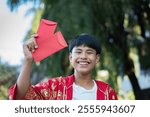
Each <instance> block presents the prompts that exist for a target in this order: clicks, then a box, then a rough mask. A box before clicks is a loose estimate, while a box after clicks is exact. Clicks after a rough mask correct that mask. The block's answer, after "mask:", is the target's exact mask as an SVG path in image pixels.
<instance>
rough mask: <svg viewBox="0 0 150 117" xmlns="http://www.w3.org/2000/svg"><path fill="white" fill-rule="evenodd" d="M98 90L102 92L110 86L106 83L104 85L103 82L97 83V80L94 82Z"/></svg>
mask: <svg viewBox="0 0 150 117" xmlns="http://www.w3.org/2000/svg"><path fill="white" fill-rule="evenodd" d="M95 82H96V84H97V86H98V88H100V89H102V90H106V88H109V87H110V85H109V84H108V83H105V82H103V81H99V80H95Z"/></svg>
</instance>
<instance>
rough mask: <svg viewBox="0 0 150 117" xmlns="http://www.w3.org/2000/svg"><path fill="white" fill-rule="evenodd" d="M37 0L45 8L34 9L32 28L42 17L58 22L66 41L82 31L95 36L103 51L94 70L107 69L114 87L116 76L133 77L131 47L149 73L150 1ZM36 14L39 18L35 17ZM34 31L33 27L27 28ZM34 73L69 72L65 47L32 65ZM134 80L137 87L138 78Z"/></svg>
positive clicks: (13, 2)
mask: <svg viewBox="0 0 150 117" xmlns="http://www.w3.org/2000/svg"><path fill="white" fill-rule="evenodd" d="M29 1H30V2H31V1H32V2H34V3H35V0H11V1H9V2H8V3H9V5H10V6H11V9H13V8H16V6H18V5H19V4H21V3H27V2H29ZM37 1H38V2H37ZM37 1H36V3H38V4H44V8H43V9H42V10H39V9H37V10H36V14H35V19H34V21H33V27H34V26H35V25H37V24H38V22H39V21H40V19H41V18H45V19H49V20H53V21H56V22H58V29H57V30H61V31H62V33H63V35H64V36H65V39H66V40H67V41H68V42H69V41H70V40H71V39H72V38H73V37H74V36H76V35H78V34H80V33H82V32H86V33H90V34H92V35H95V36H96V37H97V38H99V39H100V40H101V43H102V54H101V55H100V56H101V57H100V58H101V60H100V65H99V66H98V67H96V70H97V71H98V70H99V69H107V70H108V71H109V72H110V77H111V78H113V80H110V82H111V84H112V86H113V87H117V85H116V82H117V79H116V78H117V76H118V75H122V76H123V75H124V74H127V75H129V78H130V76H132V75H130V73H131V72H134V63H133V60H132V58H131V57H130V53H131V52H133V51H132V48H134V49H136V50H137V53H136V54H137V55H138V56H139V60H140V65H141V69H142V70H144V71H147V72H146V73H149V69H150V62H149V60H148V59H149V58H150V54H149V51H150V46H149V45H150V0H41V1H40V0H37ZM39 6H40V5H39ZM39 12H41V13H42V14H41V13H39ZM39 14H40V17H38V18H37V16H39ZM33 32H35V29H32V30H31V31H30V33H33ZM33 72H35V73H36V74H37V75H36V76H40V75H41V74H40V72H41V73H42V75H41V77H43V74H45V75H47V76H56V75H57V76H59V75H68V74H70V73H71V72H72V68H71V67H70V65H69V62H68V50H67V49H64V50H63V51H61V52H58V53H56V54H55V55H53V56H51V57H49V58H47V59H46V60H44V61H42V62H41V63H40V67H38V68H37V67H34V71H33ZM39 74H40V75H39ZM133 76H135V75H133ZM134 78H136V77H134ZM132 79H133V77H132ZM135 82H136V83H135ZM134 83H135V84H136V85H137V86H138V83H137V80H135V81H134ZM136 91H137V90H136Z"/></svg>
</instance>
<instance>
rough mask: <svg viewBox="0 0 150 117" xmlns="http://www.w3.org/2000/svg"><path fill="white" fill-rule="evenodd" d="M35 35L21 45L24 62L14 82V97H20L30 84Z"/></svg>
mask: <svg viewBox="0 0 150 117" xmlns="http://www.w3.org/2000/svg"><path fill="white" fill-rule="evenodd" d="M36 37H37V35H33V37H32V38H31V39H29V40H28V41H27V42H26V43H25V44H24V45H23V52H24V63H23V66H22V69H21V72H20V74H19V77H18V80H17V83H16V84H17V89H16V99H22V98H23V97H24V96H25V94H26V92H27V90H28V88H29V86H30V85H31V78H30V75H31V71H32V61H33V57H32V52H34V51H35V49H36V48H37V44H36V42H35V38H36Z"/></svg>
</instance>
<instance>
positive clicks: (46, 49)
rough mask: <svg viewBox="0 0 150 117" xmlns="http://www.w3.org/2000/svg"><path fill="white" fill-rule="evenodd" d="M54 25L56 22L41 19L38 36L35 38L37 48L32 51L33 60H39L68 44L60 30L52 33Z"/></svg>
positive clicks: (55, 25)
mask: <svg viewBox="0 0 150 117" xmlns="http://www.w3.org/2000/svg"><path fill="white" fill-rule="evenodd" d="M56 27H57V23H56V22H53V21H49V20H45V19H42V20H41V22H40V25H39V28H38V31H37V34H38V37H37V38H36V42H37V45H38V48H37V49H36V51H35V52H33V53H32V56H33V58H34V61H35V62H40V61H41V60H43V59H45V58H47V57H48V56H50V55H52V54H54V53H56V52H57V51H59V50H61V49H63V48H65V47H67V46H68V45H67V43H66V41H65V39H64V37H63V35H62V33H61V32H60V31H59V32H56V33H54V31H55V29H56Z"/></svg>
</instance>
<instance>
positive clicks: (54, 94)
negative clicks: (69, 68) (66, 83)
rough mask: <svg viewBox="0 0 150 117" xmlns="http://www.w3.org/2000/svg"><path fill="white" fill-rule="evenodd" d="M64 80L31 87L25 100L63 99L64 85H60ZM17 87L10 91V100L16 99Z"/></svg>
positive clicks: (54, 80)
mask: <svg viewBox="0 0 150 117" xmlns="http://www.w3.org/2000/svg"><path fill="white" fill-rule="evenodd" d="M61 79H62V78H52V79H49V80H48V81H46V82H40V83H38V84H37V85H31V86H29V88H28V90H27V92H26V94H25V96H24V98H23V100H55V99H56V98H57V99H58V98H59V99H61V96H62V85H60V84H61V83H60V82H61ZM16 89H17V85H16V84H15V85H13V86H12V87H11V88H10V89H9V99H12V100H15V99H16Z"/></svg>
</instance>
